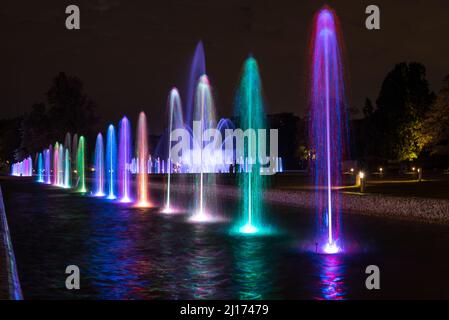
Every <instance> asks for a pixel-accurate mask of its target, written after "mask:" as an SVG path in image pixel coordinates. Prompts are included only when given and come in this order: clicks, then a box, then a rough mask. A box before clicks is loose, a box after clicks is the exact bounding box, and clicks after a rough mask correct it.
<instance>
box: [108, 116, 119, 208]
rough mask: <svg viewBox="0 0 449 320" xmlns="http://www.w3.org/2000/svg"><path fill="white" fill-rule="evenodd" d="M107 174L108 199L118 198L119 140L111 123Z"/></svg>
mask: <svg viewBox="0 0 449 320" xmlns="http://www.w3.org/2000/svg"><path fill="white" fill-rule="evenodd" d="M106 174H107V182H108V190H107V192H108V197H107V198H108V199H111V200H113V199H116V198H117V196H116V189H117V188H116V183H117V140H116V138H115V127H114V126H113V125H112V124H111V125H109V127H108V136H107V142H106Z"/></svg>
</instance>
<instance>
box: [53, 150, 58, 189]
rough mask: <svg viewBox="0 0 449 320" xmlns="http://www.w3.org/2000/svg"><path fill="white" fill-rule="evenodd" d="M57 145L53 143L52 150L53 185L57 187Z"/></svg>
mask: <svg viewBox="0 0 449 320" xmlns="http://www.w3.org/2000/svg"><path fill="white" fill-rule="evenodd" d="M58 178H59V143H58V142H56V143H55V147H54V149H53V185H55V186H57V185H58V184H59V180H58Z"/></svg>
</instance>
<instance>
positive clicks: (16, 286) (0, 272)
mask: <svg viewBox="0 0 449 320" xmlns="http://www.w3.org/2000/svg"><path fill="white" fill-rule="evenodd" d="M9 299H12V300H20V299H22V291H21V289H20V283H19V277H18V275H17V268H16V261H15V258H14V251H13V249H12V244H11V238H10V236H9V229H8V222H7V219H6V212H5V206H4V203H3V194H2V189H1V187H0V300H9Z"/></svg>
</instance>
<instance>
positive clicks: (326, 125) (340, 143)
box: [310, 7, 348, 254]
mask: <svg viewBox="0 0 449 320" xmlns="http://www.w3.org/2000/svg"><path fill="white" fill-rule="evenodd" d="M341 45H342V41H341V36H340V27H339V23H338V18H337V16H336V14H335V12H334V11H333V10H332V9H330V8H329V7H324V8H323V9H321V10H320V11H319V12H318V13H317V14H316V15H315V19H314V30H313V35H312V43H311V51H310V52H311V55H312V56H311V58H310V59H311V78H310V120H311V121H310V138H311V147H312V149H313V150H314V151H315V155H316V160H315V170H314V180H315V185H316V200H315V201H316V208H317V217H318V218H317V224H318V228H317V230H318V234H317V238H318V239H317V242H318V243H319V246H320V251H323V252H324V253H329V254H333V253H338V252H339V251H340V250H341V245H342V244H341V234H340V231H341V230H340V227H341V199H340V196H339V194H338V193H337V192H333V190H332V188H333V187H335V186H339V185H341V183H342V177H341V172H342V168H341V162H342V160H343V155H344V152H345V148H346V143H347V138H348V133H347V114H346V104H345V100H346V97H345V86H344V77H343V64H342V51H341Z"/></svg>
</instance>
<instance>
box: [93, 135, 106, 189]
mask: <svg viewBox="0 0 449 320" xmlns="http://www.w3.org/2000/svg"><path fill="white" fill-rule="evenodd" d="M94 162H95V193H94V195H95V196H96V197H104V196H105V193H104V146H103V135H102V134H101V133H99V134H98V135H97V140H96V143H95V159H94Z"/></svg>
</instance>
